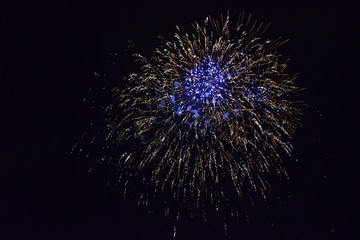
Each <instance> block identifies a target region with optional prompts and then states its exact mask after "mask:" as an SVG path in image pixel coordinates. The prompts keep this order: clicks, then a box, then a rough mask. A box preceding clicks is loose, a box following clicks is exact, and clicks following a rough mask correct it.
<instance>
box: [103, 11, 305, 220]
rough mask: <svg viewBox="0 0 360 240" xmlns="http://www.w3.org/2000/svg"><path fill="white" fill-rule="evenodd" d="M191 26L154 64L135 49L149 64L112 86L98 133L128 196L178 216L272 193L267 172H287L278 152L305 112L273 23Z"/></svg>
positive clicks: (211, 22) (284, 148)
mask: <svg viewBox="0 0 360 240" xmlns="http://www.w3.org/2000/svg"><path fill="white" fill-rule="evenodd" d="M193 27H194V32H193V33H192V34H187V33H182V32H181V31H180V29H179V28H178V32H177V33H176V34H175V38H174V40H172V41H166V40H163V41H164V42H163V44H162V45H161V47H159V48H158V49H156V51H155V53H154V56H153V57H152V58H151V59H150V60H148V59H146V58H145V57H143V56H141V55H135V57H136V59H137V61H139V62H140V63H141V65H142V67H141V69H140V70H139V72H138V73H134V74H131V75H129V76H128V77H127V78H126V81H127V87H126V88H125V89H115V90H114V96H115V101H114V102H113V103H112V104H111V105H110V106H108V107H107V113H108V116H107V121H108V124H107V127H106V130H105V133H104V134H101V136H104V139H103V140H104V147H103V148H104V155H105V156H106V157H105V158H104V159H106V161H107V162H109V163H111V164H112V165H114V166H116V167H117V169H118V172H119V175H118V182H119V185H120V186H123V189H124V193H125V194H132V195H136V196H137V197H138V199H139V202H140V203H142V204H145V205H150V204H151V202H152V201H158V200H159V199H160V200H161V201H162V202H163V203H164V206H166V207H165V209H167V210H166V211H171V210H173V212H175V213H176V214H175V215H177V216H178V212H179V209H184V212H186V213H190V215H191V216H199V215H201V216H204V215H206V210H205V209H208V208H209V206H210V208H213V209H215V210H217V211H221V209H225V208H229V206H230V205H231V204H230V202H234V201H236V199H238V200H239V199H243V198H245V197H246V196H250V195H251V194H252V193H254V192H259V193H261V195H263V196H264V197H265V191H266V190H267V188H268V187H269V184H268V182H267V181H266V176H267V175H268V174H269V173H271V172H275V173H276V174H279V175H286V173H285V171H284V170H283V168H282V166H281V165H282V164H281V156H282V155H283V154H284V153H285V154H288V155H290V154H291V149H292V146H291V144H290V143H289V140H290V139H291V138H292V136H293V134H294V130H295V128H296V127H297V126H298V125H299V120H298V116H299V115H300V114H301V112H300V110H299V106H298V104H297V102H293V101H291V100H290V97H291V96H293V95H294V93H295V92H297V91H299V88H298V87H296V86H295V85H294V79H295V77H294V76H290V75H288V74H286V73H285V69H286V67H287V62H288V58H286V57H283V56H281V55H280V54H278V53H277V51H276V48H277V47H278V46H279V45H281V44H282V43H283V42H284V41H282V40H281V39H280V38H279V39H277V40H275V41H272V40H268V39H265V38H263V37H262V36H263V33H264V31H265V30H266V29H267V27H268V25H264V24H262V23H257V22H256V21H252V20H251V18H250V16H249V17H245V16H244V14H241V15H240V16H239V18H238V20H237V21H235V22H234V23H231V22H230V20H229V16H227V17H226V18H223V17H221V20H219V21H217V20H214V19H212V18H211V17H207V18H206V19H205V21H204V24H203V25H200V24H198V23H194V24H193ZM130 192H131V193H130ZM234 198H235V199H234ZM230 212H236V209H230ZM205 219H206V217H205Z"/></svg>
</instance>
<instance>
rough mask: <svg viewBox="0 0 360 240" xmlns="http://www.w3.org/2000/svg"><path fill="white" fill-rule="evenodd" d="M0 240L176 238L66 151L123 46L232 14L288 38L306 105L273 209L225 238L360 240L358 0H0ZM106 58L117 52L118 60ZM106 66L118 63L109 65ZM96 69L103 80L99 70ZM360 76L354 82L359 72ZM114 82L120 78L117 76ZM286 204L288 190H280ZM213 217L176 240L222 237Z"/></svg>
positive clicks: (258, 212) (144, 47)
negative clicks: (85, 103) (91, 92)
mask: <svg viewBox="0 0 360 240" xmlns="http://www.w3.org/2000/svg"><path fill="white" fill-rule="evenodd" d="M0 6H1V7H0V17H1V19H0V29H1V33H0V36H1V40H0V41H1V45H0V46H1V48H0V49H1V50H0V59H1V62H0V64H1V67H0V69H1V72H0V74H1V75H0V79H1V92H2V94H1V97H2V98H3V100H2V101H1V105H2V107H1V109H2V110H1V115H0V116H1V119H2V120H4V121H3V124H2V128H3V130H2V136H3V137H2V138H1V139H2V141H1V149H2V153H3V154H2V156H1V165H2V167H1V170H2V171H1V172H2V173H1V176H0V177H1V183H2V184H3V186H2V187H1V189H2V190H1V195H0V199H1V200H0V203H1V204H0V230H1V229H2V230H1V231H0V234H5V235H4V237H0V239H121V240H128V239H129V240H132V239H171V235H172V228H171V224H168V223H167V222H166V221H165V220H164V219H163V218H161V217H160V216H157V215H150V214H145V213H144V210H143V209H141V208H137V207H136V204H135V203H133V202H131V201H121V200H120V199H119V194H118V193H117V192H116V191H114V190H113V189H112V188H110V187H107V185H106V181H107V179H106V176H104V172H101V171H99V172H97V173H94V174H88V169H89V166H90V164H89V162H88V161H87V160H86V159H84V158H83V157H81V156H77V155H74V154H71V149H72V147H73V145H74V144H75V142H76V140H77V139H78V138H79V135H80V134H81V131H82V130H83V129H84V124H83V122H84V121H86V120H87V119H84V118H86V117H89V115H87V114H86V113H87V112H86V111H85V110H83V108H82V107H81V102H82V99H83V97H84V96H85V94H86V91H87V89H88V88H89V87H91V86H94V85H96V86H102V85H103V86H113V85H114V84H117V81H119V82H121V76H123V75H126V74H128V73H131V72H132V71H134V70H135V67H136V65H134V64H133V63H132V58H131V57H130V53H131V52H126V51H125V49H127V47H128V45H129V40H131V41H132V43H134V44H135V47H134V48H133V49H134V51H135V52H139V53H142V54H143V55H145V56H148V57H149V56H151V53H152V51H153V50H154V48H155V47H156V46H157V44H158V43H159V40H158V38H157V36H158V35H162V36H164V37H166V38H168V39H169V38H171V37H172V36H173V33H174V32H175V27H174V26H175V25H178V26H179V27H180V28H181V29H186V30H190V29H191V28H190V27H189V26H190V24H191V23H192V22H193V21H199V22H201V21H203V19H204V18H205V17H206V16H207V15H208V14H211V15H212V16H215V17H218V16H219V15H220V14H221V13H223V14H225V13H226V11H227V10H230V12H231V13H232V14H234V15H236V14H238V13H241V12H243V11H245V12H246V13H251V14H252V15H253V16H254V18H256V19H259V20H261V21H264V22H271V24H272V25H271V27H270V29H269V30H268V35H267V36H270V37H271V36H274V37H277V36H279V35H281V36H283V37H284V38H290V39H291V41H290V42H289V43H287V44H286V45H285V46H284V47H282V52H284V53H286V54H291V59H292V61H291V63H290V65H291V66H290V68H289V71H290V72H291V73H297V72H299V73H300V75H299V79H298V83H299V85H300V86H302V87H305V88H307V90H306V93H304V96H303V98H304V99H305V100H306V102H307V103H308V104H309V108H308V109H307V110H306V111H305V115H304V116H303V127H301V128H300V129H299V130H298V131H297V133H296V136H295V139H294V148H295V150H294V158H295V159H298V161H297V162H296V161H295V159H293V160H289V161H288V162H287V163H286V167H287V169H288V172H289V175H290V180H289V181H286V182H285V183H283V185H282V186H278V187H276V186H275V187H274V189H275V190H278V191H279V195H280V196H283V198H282V199H281V200H282V202H281V203H272V204H271V206H269V207H264V206H259V207H257V206H254V207H253V208H251V209H250V211H249V212H250V223H245V222H240V223H238V224H232V226H231V229H232V230H230V232H231V233H232V235H233V236H232V239H359V238H356V236H357V235H356V233H357V228H358V226H359V219H358V211H357V205H358V202H359V193H358V191H359V185H358V182H359V180H358V176H359V174H358V169H359V163H358V160H359V157H358V152H356V150H357V149H356V147H357V145H358V142H359V140H358V136H356V135H355V131H356V130H355V127H354V126H356V124H357V121H358V120H357V119H358V118H357V116H358V107H357V106H358V105H357V103H358V102H357V100H356V98H357V95H358V93H357V92H358V90H357V87H358V86H359V84H358V82H357V78H358V77H357V75H356V74H355V73H356V70H357V68H358V66H357V64H358V59H357V58H356V54H355V46H356V44H355V43H356V42H355V38H356V35H357V32H358V27H357V26H356V23H357V21H356V19H357V17H356V16H357V15H356V14H357V13H356V11H355V10H356V6H355V5H353V4H350V3H348V2H345V1H337V2H330V1H327V2H312V3H305V2H303V1H300V2H299V3H295V2H292V3H288V2H287V1H286V2H285V1H284V2H277V3H274V2H270V1H262V2H261V1H216V2H215V1H202V2H200V1H194V2H185V1H182V2H179V1H164V2H153V1H143V2H139V1H127V2H125V1H112V2H107V3H105V2H101V1H98V2H95V1H87V2H85V1H84V2H82V3H80V2H78V1H44V2H38V3H27V2H25V1H24V2H22V3H15V2H11V3H7V4H1V5H0ZM113 53H117V55H116V56H115V55H114V54H113ZM113 63H114V64H113ZM94 72H98V73H106V74H108V75H109V77H107V78H101V79H98V78H94V77H93V75H94ZM355 78H356V79H355ZM119 84H121V83H119ZM289 195H290V198H288V197H286V196H289ZM223 236H224V232H223V229H222V226H221V224H219V223H217V222H214V223H212V224H208V225H203V224H195V223H189V224H183V225H182V226H180V229H179V230H178V237H179V239H223V238H224V237H223Z"/></svg>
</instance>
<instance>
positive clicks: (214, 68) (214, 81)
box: [185, 59, 229, 105]
mask: <svg viewBox="0 0 360 240" xmlns="http://www.w3.org/2000/svg"><path fill="white" fill-rule="evenodd" d="M228 77H229V76H228V75H227V74H226V73H225V72H224V69H222V68H221V67H220V66H219V65H218V64H217V63H216V62H215V61H213V60H211V59H206V60H204V61H203V62H201V64H199V65H198V66H196V67H194V68H193V69H191V70H190V73H189V75H188V76H187V77H186V78H185V88H186V94H187V96H188V97H189V98H191V100H192V101H193V102H194V103H202V102H211V103H212V104H213V105H216V103H217V102H218V101H219V100H221V99H222V98H223V97H224V96H223V95H224V94H225V89H224V87H225V85H226V79H227V78H228Z"/></svg>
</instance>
